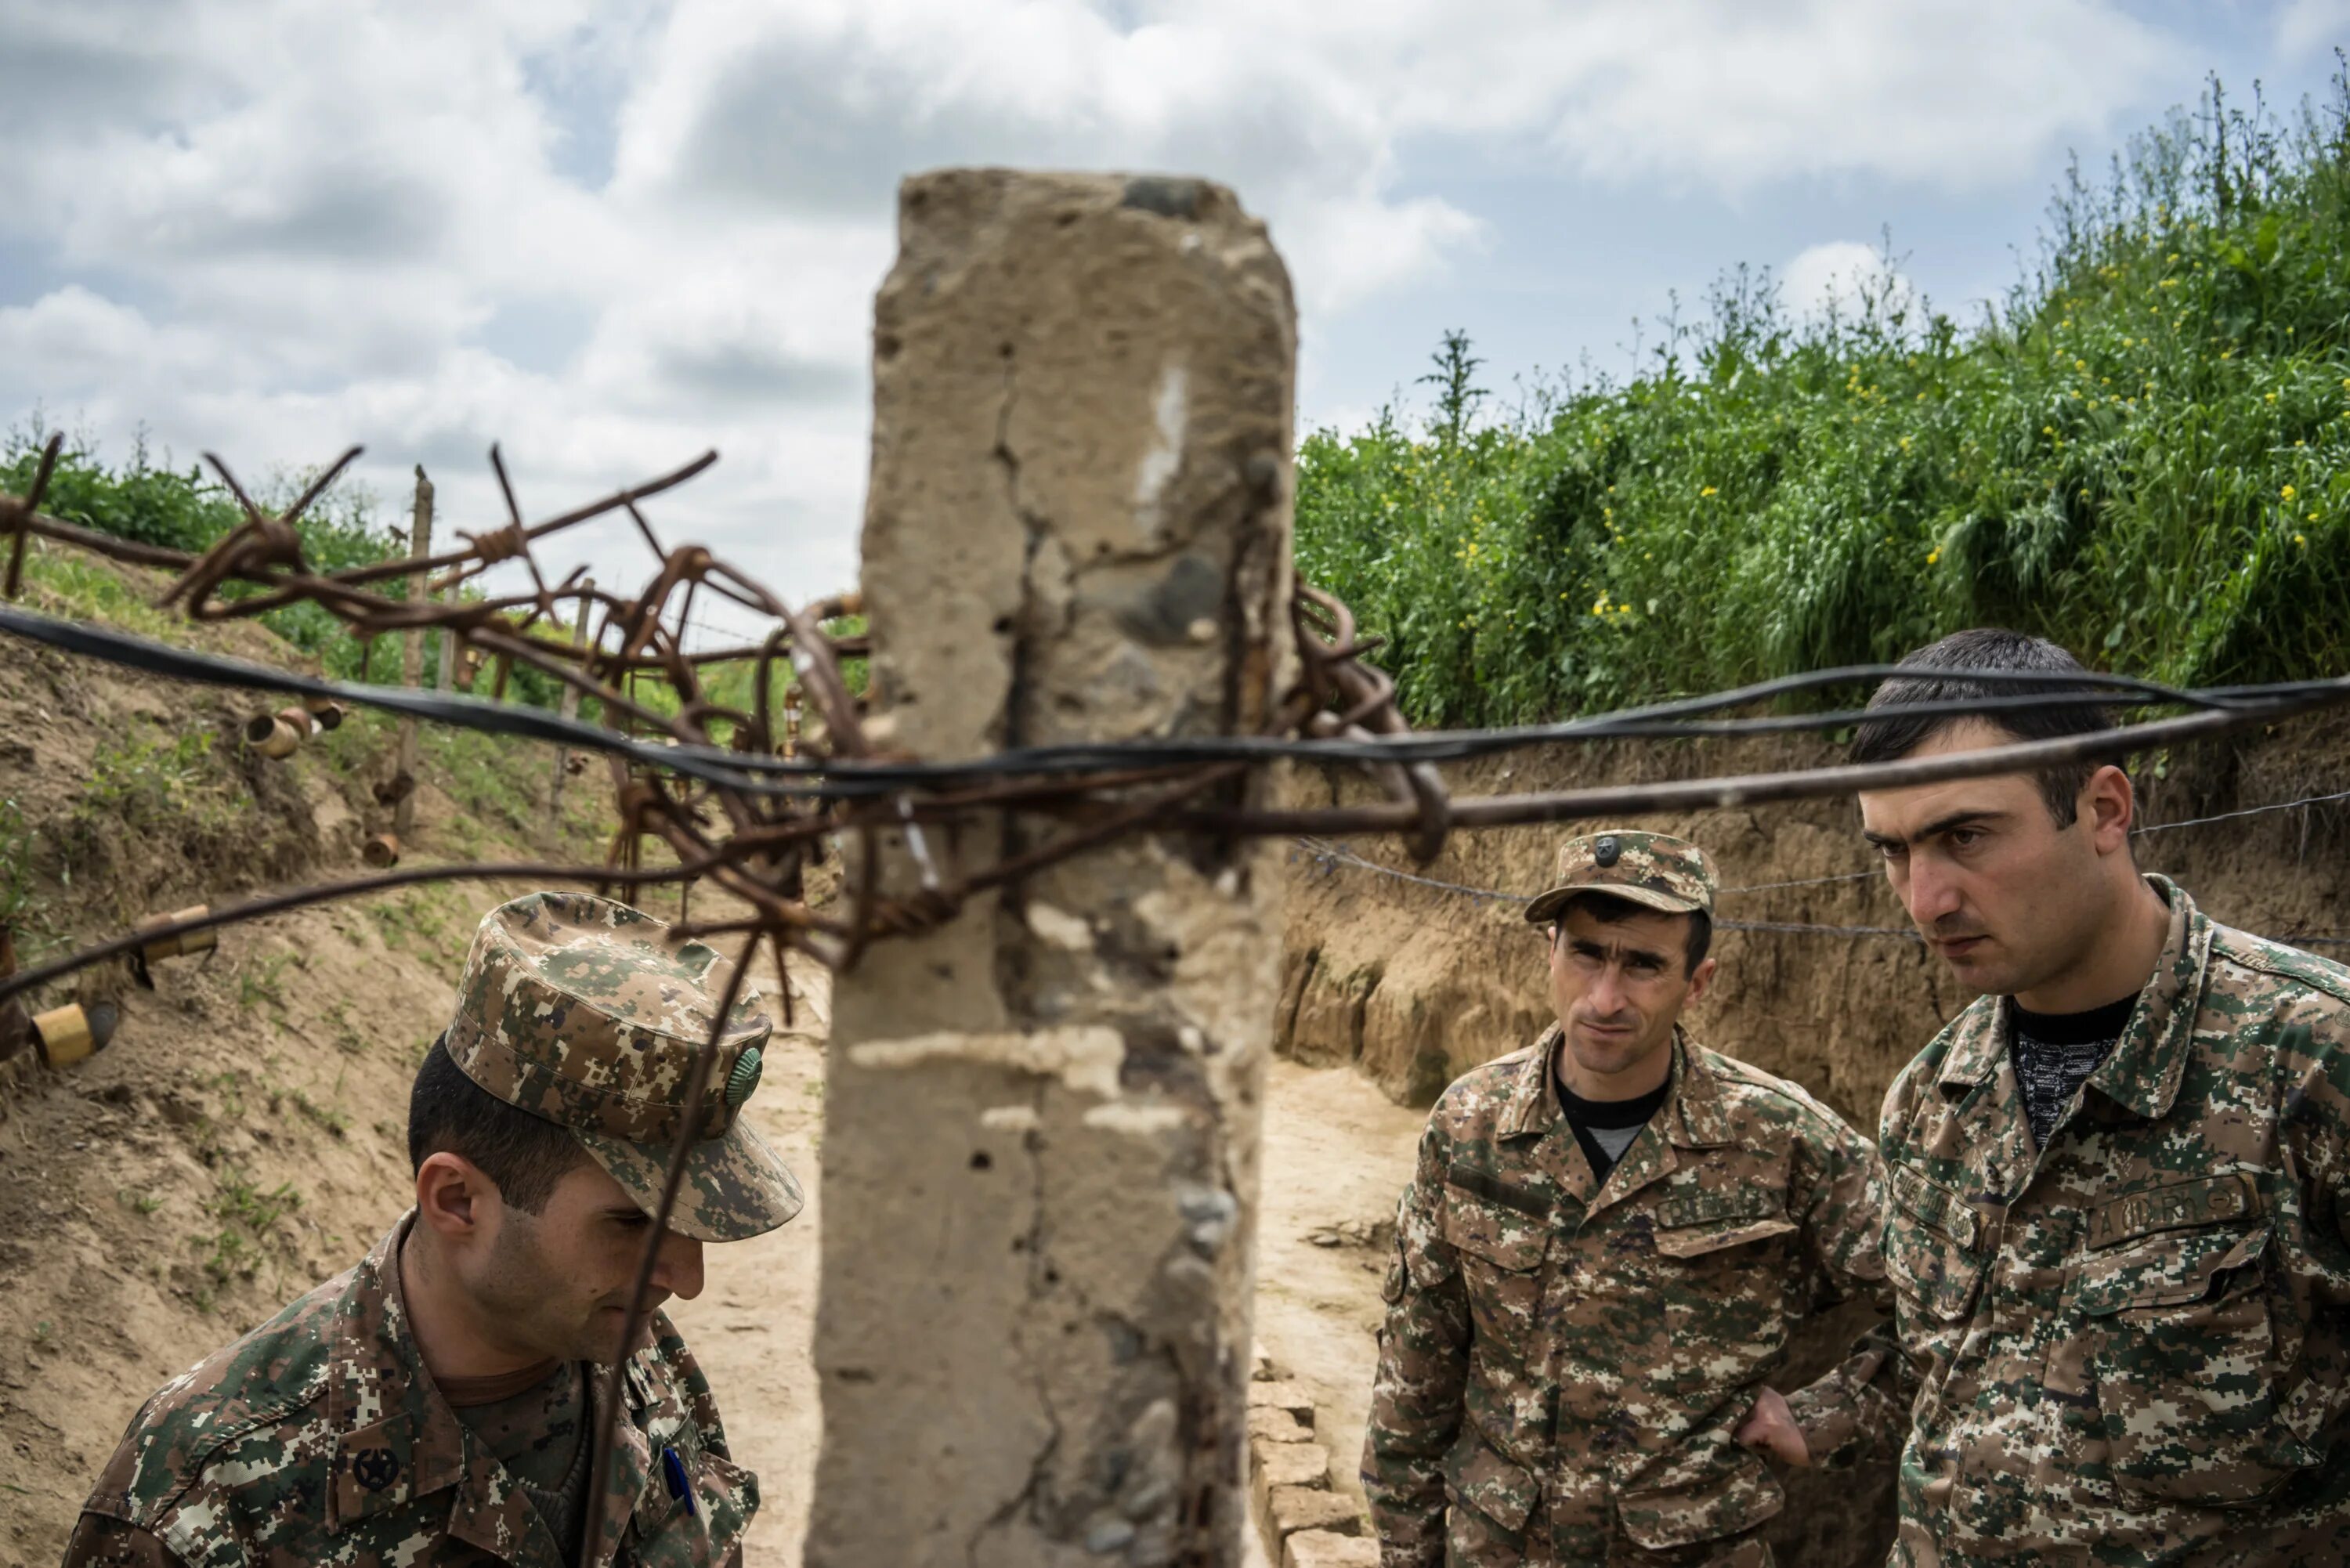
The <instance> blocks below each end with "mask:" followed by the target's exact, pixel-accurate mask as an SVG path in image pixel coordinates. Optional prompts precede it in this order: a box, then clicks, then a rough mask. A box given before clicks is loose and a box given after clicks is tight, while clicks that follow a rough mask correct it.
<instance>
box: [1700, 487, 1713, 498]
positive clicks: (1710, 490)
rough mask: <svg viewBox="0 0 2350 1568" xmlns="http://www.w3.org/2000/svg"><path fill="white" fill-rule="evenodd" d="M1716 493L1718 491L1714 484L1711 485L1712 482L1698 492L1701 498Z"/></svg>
mask: <svg viewBox="0 0 2350 1568" xmlns="http://www.w3.org/2000/svg"><path fill="white" fill-rule="evenodd" d="M1715 493H1716V491H1715V490H1714V488H1713V486H1712V485H1711V484H1709V485H1707V486H1706V487H1705V488H1704V489H1703V490H1700V491H1699V492H1698V495H1699V496H1700V498H1702V497H1704V496H1708V495H1712V494H1715Z"/></svg>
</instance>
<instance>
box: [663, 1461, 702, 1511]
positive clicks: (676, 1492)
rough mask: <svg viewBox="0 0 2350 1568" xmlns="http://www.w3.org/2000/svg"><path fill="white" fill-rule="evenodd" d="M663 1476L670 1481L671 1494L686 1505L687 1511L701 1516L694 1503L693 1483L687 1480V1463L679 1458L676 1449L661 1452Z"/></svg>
mask: <svg viewBox="0 0 2350 1568" xmlns="http://www.w3.org/2000/svg"><path fill="white" fill-rule="evenodd" d="M661 1474H662V1475H663V1476H664V1477H666V1478H667V1479H668V1481H669V1494H670V1496H671V1497H673V1498H675V1499H677V1501H680V1502H681V1503H683V1504H685V1511H686V1512H688V1513H690V1514H693V1515H695V1516H697V1517H699V1516H700V1514H701V1512H702V1510H701V1509H700V1508H699V1507H697V1506H696V1505H695V1503H694V1501H693V1483H692V1482H691V1481H690V1480H687V1479H686V1474H685V1461H684V1460H683V1459H680V1458H678V1455H677V1450H676V1449H662V1450H661Z"/></svg>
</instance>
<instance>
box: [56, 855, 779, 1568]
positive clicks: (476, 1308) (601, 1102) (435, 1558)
mask: <svg viewBox="0 0 2350 1568" xmlns="http://www.w3.org/2000/svg"><path fill="white" fill-rule="evenodd" d="M732 978H733V976H732V974H731V966H730V965H729V964H728V963H727V962H726V961H724V960H723V959H722V958H720V957H719V955H718V954H717V953H716V952H715V951H713V950H711V949H710V948H708V947H706V946H704V945H702V943H700V942H693V941H683V940H679V939H678V938H677V937H676V936H675V935H674V934H673V933H672V932H671V930H670V929H669V928H668V927H667V926H665V925H664V924H663V923H662V922H660V921H659V920H657V919H653V918H651V917H650V916H648V915H644V914H641V913H639V912H638V911H637V910H635V909H629V908H626V907H625V906H622V905H619V904H614V903H610V902H608V901H606V900H604V899H601V898H588V897H587V896H585V895H579V894H560V893H536V894H532V895H530V896H528V897H526V898H518V899H515V900H514V901H513V902H511V903H508V904H505V905H503V906H501V907H500V908H498V909H494V910H492V911H491V912H490V914H489V915H488V916H487V917H486V918H485V919H484V920H483V922H482V925H481V929H480V930H479V931H478V932H477V933H476V934H475V936H474V939H473V948H472V950H471V952H470V953H469V954H468V956H467V958H466V961H465V971H464V977H463V981H461V983H460V985H459V991H458V1006H457V1013H456V1017H455V1018H454V1020H453V1021H452V1023H450V1026H449V1028H448V1030H447V1032H446V1033H443V1034H442V1036H441V1038H440V1039H439V1040H437V1041H435V1042H434V1043H433V1044H432V1049H431V1050H430V1051H429V1052H427V1053H426V1055H425V1058H424V1063H423V1065H422V1066H421V1068H420V1070H419V1071H418V1073H417V1075H416V1082H415V1086H414V1089H413V1092H412V1094H411V1097H410V1101H409V1125H408V1147H409V1157H410V1161H411V1165H412V1166H413V1168H414V1170H415V1183H416V1185H415V1207H414V1208H413V1209H412V1210H410V1211H409V1212H408V1213H407V1214H405V1215H403V1216H401V1218H400V1221H399V1222H398V1223H397V1224H395V1225H394V1226H393V1227H392V1228H391V1230H390V1232H389V1233H388V1234H387V1235H385V1236H384V1237H383V1239H382V1240H381V1241H378V1242H377V1243H376V1245H375V1247H374V1248H373V1250H372V1251H369V1253H368V1255H367V1256H366V1257H365V1258H364V1259H362V1260H361V1261H360V1262H359V1264H358V1265H357V1266H356V1267H354V1268H352V1269H351V1270H349V1271H348V1272H346V1273H343V1274H340V1275H338V1276H337V1277H336V1278H334V1279H332V1280H329V1281H328V1282H326V1283H325V1284H323V1285H320V1286H319V1287H318V1288H317V1289H316V1290H314V1291H312V1292H311V1293H309V1294H307V1295H306V1296H304V1297H303V1298H302V1299H300V1300H299V1301H296V1302H295V1303H293V1304H292V1305H291V1306H288V1307H287V1308H286V1309H285V1310H284V1311H283V1312H281V1313H279V1314H277V1316H276V1317H275V1318H273V1319H272V1320H271V1321H270V1322H268V1323H266V1324H263V1325H262V1326H261V1327H259V1328H257V1329H255V1330H254V1331H253V1332H252V1333H251V1334H247V1335H245V1336H244V1338H243V1339H240V1340H238V1341H237V1342H236V1343H235V1344H234V1345H229V1346H228V1347H227V1348H225V1349H224V1350H221V1351H219V1352H216V1353H215V1354H214V1355H212V1356H210V1357H209V1358H207V1359H206V1360H204V1361H203V1362H202V1363H200V1364H199V1365H197V1366H194V1367H192V1368H191V1369H190V1370H189V1371H188V1372H186V1373H184V1374H182V1376H179V1377H176V1378H174V1379H172V1381H171V1382H170V1383H167V1384H166V1385H164V1386H163V1387H162V1388H161V1390H159V1391H158V1392H157V1393H156V1394H155V1395H154V1396H153V1397H151V1398H150V1399H149V1400H148V1401H147V1403H146V1404H145V1406H143V1407H141V1408H140V1411H139V1414H138V1415H137V1416H136V1417H134V1418H133V1419H132V1421H131V1423H130V1430H129V1431H128V1432H127V1433H126V1434H125V1435H124V1437H123V1439H122V1442H121V1445H120V1447H119V1448H118V1449H116V1451H115V1454H114V1457H113V1459H112V1460H111V1461H110V1462H109V1464H108V1465H107V1467H106V1470H105V1472H104V1474H103V1475H102V1476H101V1477H100V1478H99V1482H98V1486H97V1489H96V1490H94V1491H93V1492H92V1493H91V1494H90V1497H89V1499H88V1501H87V1502H86V1503H85V1504H84V1505H83V1512H82V1518H81V1522H80V1525H79V1527H78V1529H77V1530H76V1532H75V1533H74V1537H73V1540H72V1542H71V1543H70V1544H69V1545H68V1548H67V1552H66V1563H67V1564H68V1568H80V1565H82V1564H118V1563H119V1564H140V1565H146V1568H155V1565H159V1564H182V1565H184V1568H232V1565H244V1564H264V1563H265V1564H271V1565H273V1568H276V1565H286V1568H291V1565H293V1564H297V1563H301V1564H308V1563H337V1564H345V1565H348V1568H392V1565H394V1564H398V1565H400V1568H407V1565H410V1564H420V1563H434V1564H466V1563H514V1564H519V1565H526V1568H557V1565H559V1564H567V1563H573V1562H575V1561H577V1557H578V1554H579V1552H580V1549H581V1546H582V1544H583V1537H584V1536H585V1534H586V1532H587V1527H588V1521H589V1519H590V1517H591V1516H592V1515H594V1514H596V1513H599V1512H600V1514H601V1515H602V1525H603V1528H602V1532H601V1539H602V1540H603V1541H604V1542H606V1543H607V1547H608V1550H609V1551H610V1552H611V1553H612V1555H611V1557H610V1558H609V1561H612V1562H614V1563H630V1564H635V1563H643V1564H671V1563H674V1564H681V1565H682V1564H695V1565H715V1564H723V1563H739V1562H740V1560H741V1552H742V1546H741V1542H742V1536H743V1530H744V1529H745V1527H746V1526H747V1525H748V1524H749V1522H750V1520H751V1516H752V1514H753V1513H754V1511H755V1510H756V1509H757V1507H758V1501H759V1492H758V1483H757V1481H756V1480H755V1478H754V1477H753V1476H752V1475H751V1473H750V1472H749V1471H747V1470H744V1469H742V1468H740V1467H739V1466H737V1465H735V1464H734V1463H733V1459H732V1456H731V1455H730V1454H729V1452H728V1449H727V1447H726V1438H725V1433H724V1430H723V1428H722V1427H721V1425H720V1423H719V1418H718V1407H717V1402H716V1400H715V1399H714V1398H713V1397H712V1393H711V1389H710V1385H709V1383H708V1381H707V1380H706V1379H705V1378H704V1377H703V1376H702V1370H701V1368H700V1366H697V1365H696V1363H695V1361H694V1359H693V1356H692V1355H691V1352H689V1351H688V1350H687V1349H686V1347H685V1344H684V1342H683V1341H682V1340H681V1338H680V1337H679V1336H678V1334H677V1331H676V1329H675V1328H674V1327H673V1326H672V1325H671V1324H670V1321H669V1319H668V1317H667V1316H666V1314H662V1313H660V1311H658V1310H655V1311H653V1312H652V1313H651V1314H650V1317H649V1318H648V1319H647V1320H646V1322H645V1324H643V1326H642V1327H641V1328H640V1330H639V1334H638V1336H637V1338H636V1340H635V1342H634V1343H632V1344H625V1345H624V1344H623V1343H622V1337H623V1335H624V1334H625V1333H626V1332H627V1321H628V1314H629V1296H630V1293H631V1291H632V1289H633V1286H634V1283H635V1277H636V1272H637V1269H638V1265H639V1260H640V1259H641V1258H642V1257H643V1255H644V1251H645V1244H646V1241H647V1239H648V1231H649V1228H650V1224H651V1214H650V1211H651V1210H653V1209H654V1208H656V1207H657V1206H658V1202H659V1194H660V1187H661V1184H662V1179H663V1176H664V1174H665V1171H666V1168H667V1165H668V1158H669V1150H670V1146H671V1142H672V1140H673V1139H674V1138H675V1137H676V1135H677V1132H678V1128H679V1127H680V1125H681V1122H682V1120H683V1117H684V1114H685V1104H684V1102H685V1097H686V1087H687V1075H688V1071H689V1069H690V1067H691V1062H692V1059H693V1056H694V1054H695V1053H696V1051H698V1050H699V1049H700V1047H701V1046H702V1044H703V1043H704V1042H705V1041H706V1040H708V1038H709V1037H710V1035H711V1033H712V1027H713V1024H714V1023H716V1021H717V1012H718V1009H719V1006H720V1004H721V1001H722V999H723V997H724V996H725V994H726V992H727V988H728V984H729V982H730V981H731V980H732ZM768 1029H769V1024H768V1022H767V1019H766V1017H765V1016H764V1014H763V1013H762V1012H760V1011H759V996H758V992H756V990H755V989H754V988H752V987H751V986H749V985H748V984H747V983H745V984H744V985H743V987H742V989H741V992H740V993H739V995H738V996H737V998H736V1000H735V1001H734V1002H733V1006H732V1008H731V1009H730V1011H729V1012H727V1014H726V1017H725V1020H724V1025H723V1029H721V1030H719V1031H718V1033H719V1036H720V1044H719V1055H718V1060H717V1063H716V1069H717V1070H716V1073H715V1075H714V1077H713V1080H712V1083H713V1086H714V1087H715V1088H716V1089H717V1091H718V1092H717V1093H714V1094H713V1095H712V1096H709V1100H710V1103H709V1105H708V1106H707V1109H706V1111H705V1116H704V1119H703V1121H702V1126H701V1127H699V1129H697V1134H696V1139H695V1141H694V1142H693V1144H692V1147H691V1151H690V1153H689V1155H688V1158H687V1164H686V1169H685V1172H684V1178H685V1179H684V1185H683V1187H682V1189H681V1194H680V1200H679V1202H678V1205H677V1207H676V1210H675V1213H674V1217H673V1219H672V1220H671V1226H670V1229H669V1230H668V1231H665V1232H663V1234H662V1235H661V1237H660V1242H659V1246H658V1249H657V1251H656V1254H655V1262H654V1268H653V1272H652V1279H651V1285H652V1288H651V1293H650V1295H651V1301H652V1303H653V1305H654V1307H655V1308H656V1309H658V1307H659V1304H660V1303H661V1302H662V1301H664V1300H666V1299H668V1298H669V1297H671V1296H676V1297H679V1298H681V1299H684V1300H691V1299H692V1298H693V1297H694V1296H695V1295H697V1294H699V1293H700V1292H701V1289H702V1243H703V1242H705V1241H739V1240H743V1239H745V1238H747V1237H751V1236H755V1235H759V1234H761V1233H763V1232H764V1231H771V1230H773V1229H774V1228H775V1227H776V1226H778V1225H781V1224H783V1223H784V1222H785V1221H786V1220H790V1219H791V1218H792V1216H793V1215H794V1214H795V1213H797V1212H798V1210H799V1208H800V1203H801V1197H800V1189H799V1185H798V1183H797V1182H796V1181H795V1179H793V1176H792V1174H791V1172H790V1171H789V1170H788V1169H786V1168H785V1166H784V1164H783V1162H782V1161H781V1160H779V1159H777V1158H775V1153H774V1151H773V1150H771V1149H769V1148H768V1147H767V1146H766V1144H765V1143H764V1142H763V1141H762V1140H761V1139H760V1137H759V1136H758V1135H757V1134H756V1133H755V1132H754V1131H753V1130H752V1129H751V1128H750V1127H749V1126H748V1125H747V1124H746V1123H745V1121H744V1120H743V1104H744V1102H745V1101H747V1100H748V1099H749V1097H750V1096H751V1093H752V1091H753V1090H754V1088H755V1087H756V1086H757V1084H758V1079H759V1063H760V1049H761V1046H762V1044H763V1043H764V1041H765V1039H766V1037H767V1033H768ZM621 1359H625V1361H626V1363H627V1365H626V1367H625V1369H624V1371H623V1375H622V1387H623V1390H624V1393H623V1399H624V1407H623V1408H622V1410H621V1411H620V1413H619V1420H618V1421H617V1422H616V1423H615V1427H614V1447H613V1462H612V1466H611V1473H610V1480H609V1482H608V1487H607V1490H606V1492H605V1494H604V1495H603V1496H602V1497H600V1498H591V1497H589V1496H588V1495H587V1490H588V1480H589V1473H590V1465H591V1462H592V1459H593V1456H592V1454H591V1452H590V1449H591V1446H592V1437H591V1434H592V1432H593V1429H594V1427H595V1424H596V1423H595V1411H596V1405H597V1401H598V1399H599V1398H601V1397H603V1394H604V1388H605V1376H604V1375H605V1373H606V1371H607V1370H608V1368H609V1367H610V1366H611V1364H612V1363H613V1362H614V1361H615V1360H621Z"/></svg>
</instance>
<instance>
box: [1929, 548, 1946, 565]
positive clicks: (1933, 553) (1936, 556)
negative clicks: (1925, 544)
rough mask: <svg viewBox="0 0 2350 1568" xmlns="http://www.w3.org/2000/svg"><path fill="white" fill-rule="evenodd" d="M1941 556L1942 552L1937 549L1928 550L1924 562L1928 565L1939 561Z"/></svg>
mask: <svg viewBox="0 0 2350 1568" xmlns="http://www.w3.org/2000/svg"><path fill="white" fill-rule="evenodd" d="M1941 558H1942V552H1941V551H1939V550H1929V551H1927V552H1926V564H1927V565H1928V566H1932V565H1934V563H1936V562H1937V561H1939V560H1940V559H1941Z"/></svg>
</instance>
